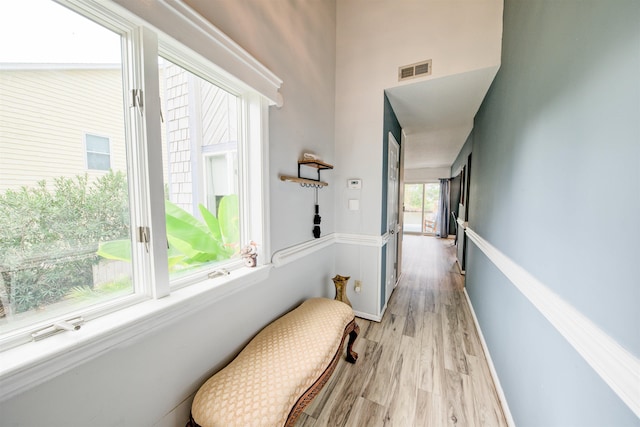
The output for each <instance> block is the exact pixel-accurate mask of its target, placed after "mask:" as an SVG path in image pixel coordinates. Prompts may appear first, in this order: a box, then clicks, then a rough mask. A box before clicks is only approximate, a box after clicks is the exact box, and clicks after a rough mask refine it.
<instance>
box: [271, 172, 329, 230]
mask: <svg viewBox="0 0 640 427" xmlns="http://www.w3.org/2000/svg"><path fill="white" fill-rule="evenodd" d="M300 166H308V167H310V168H315V169H317V171H318V179H313V178H302V177H301V176H300ZM326 169H333V165H330V164H329V163H325V162H323V161H320V160H299V161H298V176H290V175H280V180H281V181H285V182H296V183H298V184H300V185H301V186H302V187H309V188H314V189H315V190H316V191H315V193H316V194H315V195H316V200H315V202H316V204H315V215H314V217H313V237H315V238H316V239H318V238H320V221H321V219H320V206H318V189H319V188H323V187H326V186H327V185H329V184H328V183H326V182H324V181H320V171H321V170H326Z"/></svg>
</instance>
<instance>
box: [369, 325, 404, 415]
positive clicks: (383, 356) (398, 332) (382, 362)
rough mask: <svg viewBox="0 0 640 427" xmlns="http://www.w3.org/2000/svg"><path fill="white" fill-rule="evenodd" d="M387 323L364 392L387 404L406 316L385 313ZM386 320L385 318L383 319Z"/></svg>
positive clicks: (378, 402)
mask: <svg viewBox="0 0 640 427" xmlns="http://www.w3.org/2000/svg"><path fill="white" fill-rule="evenodd" d="M384 317H385V318H386V323H385V324H384V329H383V332H382V339H381V341H380V343H379V351H378V352H377V353H376V355H375V356H374V357H376V359H377V360H375V361H374V362H373V363H374V368H373V375H372V378H371V381H370V382H369V384H367V386H366V388H365V389H364V391H363V393H362V397H364V398H366V399H369V400H371V401H373V402H375V403H377V404H379V405H383V406H387V404H388V401H389V397H390V390H389V384H390V383H391V381H392V379H393V373H394V362H395V361H396V360H397V357H396V356H397V353H398V348H399V345H398V344H399V342H400V339H401V337H402V331H403V329H404V323H405V319H406V318H405V317H404V316H398V315H395V314H393V313H388V312H387V313H385V315H384ZM383 322H385V319H383Z"/></svg>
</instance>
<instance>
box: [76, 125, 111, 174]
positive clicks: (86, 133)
mask: <svg viewBox="0 0 640 427" xmlns="http://www.w3.org/2000/svg"><path fill="white" fill-rule="evenodd" d="M88 136H95V137H98V138H104V139H106V140H107V142H108V143H109V152H107V153H100V152H97V151H89V147H88V146H87V137H88ZM83 139H84V164H85V169H87V170H90V171H95V172H108V171H109V169H111V168H112V164H111V161H112V158H113V153H112V149H111V138H109V137H108V136H105V135H102V134H100V133H97V132H84V138H83ZM90 152H91V153H94V154H104V155H108V156H109V168H108V169H96V168H92V167H90V166H89V153H90Z"/></svg>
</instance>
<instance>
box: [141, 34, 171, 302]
mask: <svg viewBox="0 0 640 427" xmlns="http://www.w3.org/2000/svg"><path fill="white" fill-rule="evenodd" d="M136 39H137V41H138V43H137V44H138V49H136V50H137V57H138V61H139V62H138V68H139V71H138V73H137V74H138V75H139V77H140V80H139V82H140V85H139V86H138V87H137V88H139V89H142V96H141V102H140V105H138V106H137V107H135V108H133V110H134V111H133V114H135V115H137V120H138V122H139V123H140V126H138V132H137V136H138V141H137V143H138V153H140V159H139V162H138V166H139V167H140V172H142V173H140V175H139V179H140V182H139V185H140V192H139V194H140V199H139V203H140V205H141V209H140V215H139V218H140V222H139V223H138V224H136V226H138V227H149V231H150V236H149V237H150V239H149V242H148V244H144V245H140V244H138V245H137V246H138V252H140V250H141V247H142V248H144V249H143V250H144V251H145V253H144V254H142V255H143V256H148V258H147V262H146V263H144V264H146V265H147V268H146V270H147V271H146V272H145V276H146V277H145V280H144V281H145V282H146V283H145V284H144V285H143V286H150V288H147V291H148V292H150V293H151V296H152V297H153V298H161V297H164V296H167V295H168V294H169V269H168V261H167V238H166V222H165V211H164V187H163V176H162V174H163V172H162V144H161V141H162V138H161V125H160V114H161V112H160V91H159V77H158V39H157V36H156V34H155V33H154V32H153V31H151V30H149V29H147V28H145V27H140V28H139V29H138V30H137V37H136ZM138 102H139V101H138ZM151 207H153V209H152V208H151ZM146 252H148V253H146Z"/></svg>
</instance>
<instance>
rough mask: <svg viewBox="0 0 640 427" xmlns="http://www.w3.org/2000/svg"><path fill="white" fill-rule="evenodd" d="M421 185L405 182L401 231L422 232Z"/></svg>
mask: <svg viewBox="0 0 640 427" xmlns="http://www.w3.org/2000/svg"><path fill="white" fill-rule="evenodd" d="M422 202H423V185H422V184H405V186H404V220H403V224H404V225H403V231H404V232H405V233H406V232H409V233H421V232H422Z"/></svg>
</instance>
